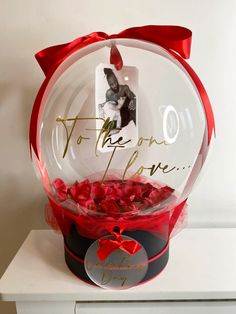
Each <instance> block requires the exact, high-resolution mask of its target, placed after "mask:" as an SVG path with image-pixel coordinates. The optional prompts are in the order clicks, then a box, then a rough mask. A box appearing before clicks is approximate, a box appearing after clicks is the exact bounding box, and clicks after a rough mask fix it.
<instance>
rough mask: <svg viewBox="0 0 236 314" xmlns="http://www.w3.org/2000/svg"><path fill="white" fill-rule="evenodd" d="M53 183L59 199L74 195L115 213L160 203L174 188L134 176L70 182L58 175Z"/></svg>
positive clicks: (85, 205) (84, 202)
mask: <svg viewBox="0 0 236 314" xmlns="http://www.w3.org/2000/svg"><path fill="white" fill-rule="evenodd" d="M53 187H54V189H55V192H56V196H57V199H58V201H60V202H63V201H65V200H67V199H71V200H73V201H74V202H76V203H77V204H79V205H80V206H82V207H83V208H86V209H88V210H93V211H95V212H97V213H104V214H106V215H108V216H112V217H114V216H117V215H120V214H123V213H129V214H134V213H138V212H140V211H143V210H145V209H147V208H149V207H154V206H158V205H159V204H160V203H161V202H163V201H165V200H166V199H168V198H169V197H170V195H171V194H172V193H173V192H174V190H173V189H172V188H170V187H168V186H164V187H160V188H156V187H154V186H153V185H151V184H150V183H143V182H139V181H134V180H123V181H122V180H109V181H103V182H100V181H95V182H90V181H89V180H88V179H86V180H84V181H82V182H77V181H76V182H75V183H74V184H73V185H72V186H68V185H66V184H65V182H64V181H63V180H61V179H59V178H58V179H56V180H55V181H54V182H53Z"/></svg>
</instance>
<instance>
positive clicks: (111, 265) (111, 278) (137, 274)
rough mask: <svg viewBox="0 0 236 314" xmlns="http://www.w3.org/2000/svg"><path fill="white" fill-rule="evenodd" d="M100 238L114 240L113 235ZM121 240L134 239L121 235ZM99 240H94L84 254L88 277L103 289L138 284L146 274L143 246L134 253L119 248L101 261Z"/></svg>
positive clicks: (145, 255)
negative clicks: (98, 251) (98, 252)
mask: <svg viewBox="0 0 236 314" xmlns="http://www.w3.org/2000/svg"><path fill="white" fill-rule="evenodd" d="M101 239H107V240H109V239H111V240H114V239H115V237H114V236H113V235H109V236H105V237H102V238H100V239H99V240H101ZM122 239H123V240H133V241H135V242H137V241H136V240H134V239H132V238H130V237H127V236H122ZM99 240H97V241H95V242H94V243H93V244H92V245H91V246H90V247H89V248H88V251H87V253H86V255H85V259H84V265H85V270H86V272H87V274H88V276H89V278H90V279H91V280H92V281H93V282H94V283H96V285H98V286H100V287H102V288H105V289H127V288H130V287H133V286H134V285H136V284H138V283H139V282H140V281H141V280H142V279H143V278H144V276H145V275H146V272H147V269H148V257H147V253H146V251H145V249H144V248H143V246H142V247H141V248H140V249H139V251H138V252H137V253H135V254H129V253H126V252H125V251H123V250H121V249H120V248H118V249H115V250H114V251H113V252H111V253H110V254H109V255H108V256H107V257H106V258H105V259H104V260H103V261H101V260H100V259H99V257H98V254H97V250H98V249H99V248H100V244H99Z"/></svg>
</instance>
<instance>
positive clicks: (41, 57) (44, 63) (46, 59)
mask: <svg viewBox="0 0 236 314" xmlns="http://www.w3.org/2000/svg"><path fill="white" fill-rule="evenodd" d="M67 45H68V43H67V44H62V45H57V46H52V47H48V48H46V49H43V50H41V51H39V52H38V53H36V54H35V58H36V60H37V61H38V63H39V65H40V67H41V69H42V70H43V72H44V74H45V76H47V74H48V72H49V70H50V68H51V67H53V65H54V64H55V62H56V60H57V55H58V54H59V53H60V52H61V51H63V50H64V48H65V47H66V46H67Z"/></svg>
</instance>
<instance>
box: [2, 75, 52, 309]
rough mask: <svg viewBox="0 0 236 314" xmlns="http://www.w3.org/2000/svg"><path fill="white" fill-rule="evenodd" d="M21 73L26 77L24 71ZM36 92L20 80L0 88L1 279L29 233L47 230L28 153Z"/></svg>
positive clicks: (6, 306)
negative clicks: (30, 124) (31, 117)
mask: <svg viewBox="0 0 236 314" xmlns="http://www.w3.org/2000/svg"><path fill="white" fill-rule="evenodd" d="M20 72H21V74H22V75H24V72H23V69H21V71H20ZM18 75H19V74H18ZM23 85H25V82H23ZM37 89H38V86H37V87H35V88H32V89H29V88H24V86H22V82H21V81H19V82H18V83H17V84H16V82H13V83H11V82H10V81H9V82H8V84H3V85H1V86H0V119H1V121H2V123H1V125H0V127H1V133H0V134H1V136H0V145H1V148H2V149H1V162H0V172H1V176H0V204H1V209H0V215H1V216H0V248H1V257H0V277H1V276H2V275H3V273H4V271H5V269H6V268H7V266H8V265H9V263H10V261H11V260H12V258H13V257H14V255H15V254H16V252H17V250H18V249H19V247H20V246H21V244H22V242H23V241H24V239H25V238H26V236H27V234H28V233H29V232H30V230H32V229H46V228H48V226H47V225H46V223H45V220H44V207H45V204H46V202H47V199H46V197H45V194H44V192H43V189H42V186H41V184H40V182H39V180H37V178H36V176H35V174H34V169H33V166H32V163H31V160H30V154H29V139H28V132H29V121H30V115H31V110H32V106H33V102H34V98H35V95H36V90H37ZM0 313H3V314H13V313H15V306H14V304H13V303H4V302H0Z"/></svg>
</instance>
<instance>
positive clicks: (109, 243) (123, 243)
mask: <svg viewBox="0 0 236 314" xmlns="http://www.w3.org/2000/svg"><path fill="white" fill-rule="evenodd" d="M114 235H115V237H116V238H115V239H100V240H98V242H99V245H100V248H99V249H98V250H97V255H98V257H99V259H100V260H101V261H103V260H104V259H106V258H107V257H108V256H109V255H110V254H111V253H112V252H113V251H115V250H117V249H120V250H122V251H124V252H126V253H128V254H130V255H133V254H136V253H137V252H138V251H139V250H140V249H141V248H142V246H141V245H140V244H139V243H138V242H137V241H135V240H124V239H123V238H122V236H121V235H120V234H116V233H114Z"/></svg>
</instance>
